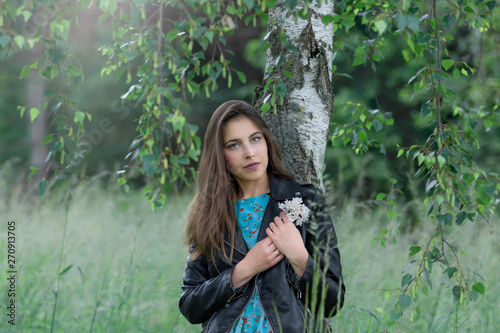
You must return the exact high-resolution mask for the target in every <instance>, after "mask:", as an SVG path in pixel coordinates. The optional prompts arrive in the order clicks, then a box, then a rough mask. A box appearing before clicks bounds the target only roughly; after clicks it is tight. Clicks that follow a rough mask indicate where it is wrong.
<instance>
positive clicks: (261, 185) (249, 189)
mask: <svg viewBox="0 0 500 333" xmlns="http://www.w3.org/2000/svg"><path fill="white" fill-rule="evenodd" d="M238 186H239V191H238V200H241V199H248V198H253V197H256V196H258V195H261V194H264V193H269V192H270V188H269V178H268V177H265V179H262V180H259V181H258V182H245V183H239V182H238Z"/></svg>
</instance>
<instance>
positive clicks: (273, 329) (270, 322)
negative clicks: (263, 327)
mask: <svg viewBox="0 0 500 333" xmlns="http://www.w3.org/2000/svg"><path fill="white" fill-rule="evenodd" d="M255 289H257V293H258V294H259V296H260V294H261V292H260V290H259V287H258V286H257V279H256V280H255ZM261 304H262V302H261ZM262 310H264V314H265V315H266V317H267V318H268V323H269V326H271V330H272V331H273V332H274V333H278V332H281V331H277V330H275V328H274V326H273V322H272V321H271V319H270V317H269V315H268V314H267V312H266V308H265V307H264V304H262Z"/></svg>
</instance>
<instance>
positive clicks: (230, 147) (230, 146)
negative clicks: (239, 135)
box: [227, 143, 238, 149]
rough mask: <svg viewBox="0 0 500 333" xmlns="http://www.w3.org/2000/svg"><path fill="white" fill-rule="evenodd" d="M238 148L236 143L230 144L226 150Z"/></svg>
mask: <svg viewBox="0 0 500 333" xmlns="http://www.w3.org/2000/svg"><path fill="white" fill-rule="evenodd" d="M237 147H238V144H237V143H231V144H230V145H229V146H227V148H228V149H235V148H237Z"/></svg>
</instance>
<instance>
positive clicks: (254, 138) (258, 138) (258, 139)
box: [250, 136, 260, 142]
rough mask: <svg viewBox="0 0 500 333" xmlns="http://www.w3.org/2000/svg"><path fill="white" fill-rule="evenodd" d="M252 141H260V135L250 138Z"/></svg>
mask: <svg viewBox="0 0 500 333" xmlns="http://www.w3.org/2000/svg"><path fill="white" fill-rule="evenodd" d="M250 141H252V142H258V141H260V136H254V137H253V138H251V139H250Z"/></svg>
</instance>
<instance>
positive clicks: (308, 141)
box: [254, 0, 333, 189]
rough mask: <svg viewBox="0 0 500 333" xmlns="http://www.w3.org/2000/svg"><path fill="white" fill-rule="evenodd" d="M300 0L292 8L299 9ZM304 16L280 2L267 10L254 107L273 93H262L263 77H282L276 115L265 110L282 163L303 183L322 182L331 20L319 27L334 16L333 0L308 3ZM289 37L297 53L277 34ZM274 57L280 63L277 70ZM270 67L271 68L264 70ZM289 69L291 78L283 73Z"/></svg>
mask: <svg viewBox="0 0 500 333" xmlns="http://www.w3.org/2000/svg"><path fill="white" fill-rule="evenodd" d="M303 6H304V5H303V2H300V1H299V4H298V5H297V7H296V9H295V11H299V10H302V9H303ZM308 6H309V8H308V11H309V19H306V20H304V19H301V18H299V17H297V16H296V15H293V14H292V13H290V12H289V10H287V9H286V8H285V6H284V1H282V0H279V1H278V3H277V6H276V8H275V9H273V10H271V11H270V12H269V25H268V42H269V43H271V47H269V49H268V51H267V58H266V74H265V77H264V82H263V84H262V86H261V87H259V88H257V89H256V99H255V101H254V104H255V107H256V108H257V109H259V108H260V107H261V106H262V105H263V101H264V100H266V96H268V94H270V93H272V89H270V90H269V91H267V92H265V93H264V92H263V88H264V85H265V83H266V82H267V80H269V79H271V78H274V81H275V82H277V81H278V80H282V81H284V82H285V83H286V86H287V93H286V96H285V99H284V102H283V105H279V104H280V102H279V97H278V96H276V100H277V104H278V108H277V112H276V114H274V112H273V110H272V109H271V110H270V111H268V112H267V113H265V114H264V119H265V120H266V122H267V123H268V125H269V127H270V128H271V131H272V132H273V134H274V136H275V138H276V139H277V141H278V143H279V144H280V146H281V150H282V153H283V157H284V161H285V164H286V165H287V167H288V168H289V170H290V171H291V172H292V174H293V175H294V176H295V177H296V178H297V180H298V181H299V182H302V183H315V184H316V185H317V186H319V187H320V188H321V189H324V186H323V177H322V175H323V170H324V158H325V149H326V144H327V141H328V136H329V129H330V119H331V114H332V107H333V94H332V91H331V77H332V60H333V24H332V23H330V24H328V25H324V24H323V23H322V21H321V18H322V16H324V15H333V1H332V0H330V1H328V2H325V1H322V3H321V6H318V3H317V1H313V2H312V3H309V4H308ZM281 31H283V33H284V34H285V35H286V36H287V37H288V40H289V41H290V43H291V44H292V45H294V46H295V47H296V48H297V51H290V50H287V49H286V48H284V47H283V45H282V44H281V43H280V32H281ZM279 57H283V58H282V59H283V61H282V63H281V65H280V66H279V67H278V68H276V67H277V66H276V65H277V63H278V61H279ZM270 66H273V67H274V70H273V71H272V72H269V69H270ZM284 71H290V72H291V74H292V79H291V80H290V79H288V78H286V77H284V76H283V72H284Z"/></svg>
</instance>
